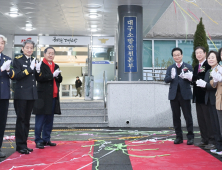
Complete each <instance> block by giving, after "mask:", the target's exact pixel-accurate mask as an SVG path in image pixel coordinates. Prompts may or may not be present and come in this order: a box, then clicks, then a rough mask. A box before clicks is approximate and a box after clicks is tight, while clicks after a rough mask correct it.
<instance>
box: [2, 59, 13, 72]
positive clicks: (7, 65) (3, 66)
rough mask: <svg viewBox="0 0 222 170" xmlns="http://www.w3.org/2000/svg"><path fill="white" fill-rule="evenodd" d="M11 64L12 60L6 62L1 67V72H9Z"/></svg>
mask: <svg viewBox="0 0 222 170" xmlns="http://www.w3.org/2000/svg"><path fill="white" fill-rule="evenodd" d="M11 62H12V60H7V61H6V62H4V63H3V64H2V66H1V71H5V70H6V71H8V70H10V65H11Z"/></svg>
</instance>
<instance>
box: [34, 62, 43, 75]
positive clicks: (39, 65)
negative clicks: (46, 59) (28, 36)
mask: <svg viewBox="0 0 222 170" xmlns="http://www.w3.org/2000/svg"><path fill="white" fill-rule="evenodd" d="M41 65H42V61H40V62H38V61H37V63H36V66H35V69H36V71H37V73H39V72H40V67H41Z"/></svg>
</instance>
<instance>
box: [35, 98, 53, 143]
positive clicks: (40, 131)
mask: <svg viewBox="0 0 222 170" xmlns="http://www.w3.org/2000/svg"><path fill="white" fill-rule="evenodd" d="M55 101H56V99H55V98H54V99H53V104H52V113H51V114H47V115H46V114H36V115H35V143H43V142H49V141H50V138H51V132H52V127H53V119H54V112H55Z"/></svg>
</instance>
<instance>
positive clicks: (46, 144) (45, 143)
mask: <svg viewBox="0 0 222 170" xmlns="http://www.w3.org/2000/svg"><path fill="white" fill-rule="evenodd" d="M43 144H44V146H56V143H52V142H51V141H49V142H44V143H43Z"/></svg>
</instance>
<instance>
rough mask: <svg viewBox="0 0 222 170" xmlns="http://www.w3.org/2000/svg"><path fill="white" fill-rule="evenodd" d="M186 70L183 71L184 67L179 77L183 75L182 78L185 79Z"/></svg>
mask: <svg viewBox="0 0 222 170" xmlns="http://www.w3.org/2000/svg"><path fill="white" fill-rule="evenodd" d="M184 75H185V74H184V71H183V69H182V72H181V73H180V75H179V77H181V78H182V79H184Z"/></svg>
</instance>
